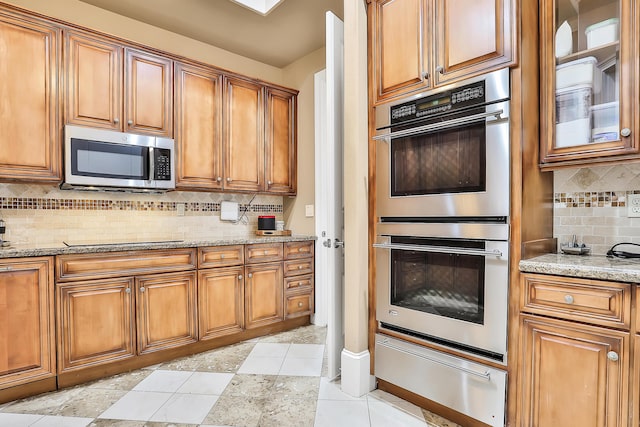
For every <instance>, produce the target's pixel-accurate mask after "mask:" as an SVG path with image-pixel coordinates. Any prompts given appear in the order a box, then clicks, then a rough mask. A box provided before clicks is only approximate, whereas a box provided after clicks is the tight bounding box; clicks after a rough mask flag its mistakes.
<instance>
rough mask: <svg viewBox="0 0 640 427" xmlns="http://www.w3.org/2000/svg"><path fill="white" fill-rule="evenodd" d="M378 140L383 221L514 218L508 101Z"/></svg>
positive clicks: (383, 132) (399, 129)
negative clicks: (401, 218) (472, 217)
mask: <svg viewBox="0 0 640 427" xmlns="http://www.w3.org/2000/svg"><path fill="white" fill-rule="evenodd" d="M507 82H508V80H507ZM486 85H487V86H486V92H487V96H488V97H489V95H492V92H493V90H491V88H490V85H489V84H488V83H487V84H486ZM507 87H508V84H507ZM451 91H452V90H451V89H449V92H451ZM454 93H455V92H454ZM432 96H433V95H432ZM496 96H504V94H503V93H500V94H496ZM507 96H508V95H507ZM446 99H450V97H447V98H446ZM391 107H392V106H391ZM391 107H389V106H386V107H382V109H383V111H382V113H381V112H380V111H377V112H376V114H377V115H380V114H382V115H384V114H385V111H384V110H385V109H386V114H387V116H388V115H389V112H390V111H391V110H390V108H391ZM418 108H419V106H418ZM439 108H440V109H444V110H446V108H443V107H439ZM436 111H437V109H436ZM375 139H376V140H377V143H376V144H377V145H376V178H377V182H378V184H377V192H378V194H377V214H378V216H380V217H442V216H458V217H461V216H508V215H509V205H510V204H509V188H510V187H509V184H510V179H509V176H510V174H509V171H510V164H509V101H508V99H507V100H505V99H504V98H502V101H499V100H498V101H494V100H492V99H490V98H489V99H488V100H486V101H485V102H484V103H483V105H481V106H474V107H473V108H466V109H462V110H454V112H450V113H449V114H447V113H446V111H445V112H444V113H436V114H435V116H434V117H432V118H430V119H427V120H418V119H415V120H411V123H410V125H407V124H403V125H391V126H390V127H389V125H387V126H382V128H381V129H380V130H379V131H378V135H376V137H375Z"/></svg>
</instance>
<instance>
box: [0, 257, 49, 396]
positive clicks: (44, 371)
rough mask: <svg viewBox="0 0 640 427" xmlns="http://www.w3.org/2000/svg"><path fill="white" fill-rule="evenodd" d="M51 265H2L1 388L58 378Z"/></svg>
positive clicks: (33, 261)
mask: <svg viewBox="0 0 640 427" xmlns="http://www.w3.org/2000/svg"><path fill="white" fill-rule="evenodd" d="M52 264H53V263H52V259H50V258H22V259H15V260H3V261H2V262H0V389H4V388H8V387H12V386H16V385H19V384H24V383H27V382H30V381H35V380H40V379H44V378H48V377H53V376H54V375H55V372H56V368H55V360H56V359H55V357H56V355H55V331H54V320H53V268H52Z"/></svg>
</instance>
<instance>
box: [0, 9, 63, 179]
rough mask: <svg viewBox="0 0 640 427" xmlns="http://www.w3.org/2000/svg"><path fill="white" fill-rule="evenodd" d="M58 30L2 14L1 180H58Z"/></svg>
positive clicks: (22, 18)
mask: <svg viewBox="0 0 640 427" xmlns="http://www.w3.org/2000/svg"><path fill="white" fill-rule="evenodd" d="M61 51H62V46H61V30H60V29H59V28H58V27H56V26H54V25H53V24H51V23H48V22H46V21H41V20H39V19H35V18H32V17H28V16H24V15H22V14H19V13H13V12H10V11H6V10H0V52H1V53H2V54H1V59H0V99H1V101H0V179H3V180H22V181H35V182H38V181H41V182H42V181H60V179H61V178H62V172H61V170H62V166H61V151H62V150H61V131H60V108H59V102H58V99H59V98H58V74H59V65H58V64H59V63H60V58H61Z"/></svg>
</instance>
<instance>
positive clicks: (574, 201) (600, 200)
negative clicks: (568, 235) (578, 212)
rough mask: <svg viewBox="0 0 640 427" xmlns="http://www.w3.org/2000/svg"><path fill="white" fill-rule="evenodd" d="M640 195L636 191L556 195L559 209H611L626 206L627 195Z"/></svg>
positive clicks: (639, 192)
mask: <svg viewBox="0 0 640 427" xmlns="http://www.w3.org/2000/svg"><path fill="white" fill-rule="evenodd" d="M629 194H640V190H635V191H585V192H576V193H555V194H554V195H553V201H554V205H555V207H557V208H609V207H624V206H626V201H627V195H629Z"/></svg>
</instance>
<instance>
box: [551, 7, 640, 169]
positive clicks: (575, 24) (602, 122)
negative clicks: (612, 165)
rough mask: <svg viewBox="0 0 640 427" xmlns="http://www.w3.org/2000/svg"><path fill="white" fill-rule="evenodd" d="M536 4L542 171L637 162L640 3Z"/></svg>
mask: <svg viewBox="0 0 640 427" xmlns="http://www.w3.org/2000/svg"><path fill="white" fill-rule="evenodd" d="M539 4H540V45H541V46H540V50H541V55H542V57H541V61H540V66H541V72H540V115H541V117H540V120H541V128H540V133H541V149H540V162H541V167H543V168H545V167H551V168H552V167H557V166H561V165H573V164H575V165H581V164H596V163H603V162H610V161H620V160H625V159H631V158H640V155H639V150H638V148H639V138H638V136H637V134H638V130H639V119H638V117H637V116H638V102H639V96H638V93H639V92H638V74H639V70H638V67H639V65H638V56H639V54H640V49H639V48H638V38H637V34H638V28H637V26H638V22H639V20H638V16H640V15H639V12H638V7H637V4H636V1H635V0H614V1H611V0H541V1H540V3H539Z"/></svg>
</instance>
